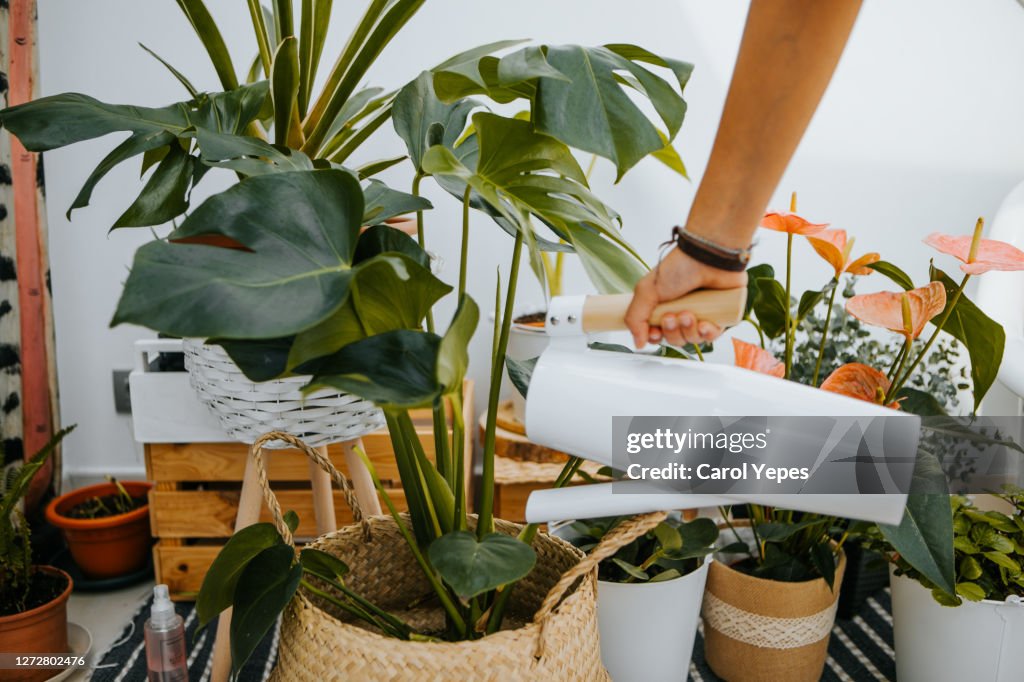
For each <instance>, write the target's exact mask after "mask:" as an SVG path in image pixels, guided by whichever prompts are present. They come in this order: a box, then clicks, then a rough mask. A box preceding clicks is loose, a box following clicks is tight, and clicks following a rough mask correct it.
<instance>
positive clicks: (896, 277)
mask: <svg viewBox="0 0 1024 682" xmlns="http://www.w3.org/2000/svg"><path fill="white" fill-rule="evenodd" d="M868 267H869V268H871V269H872V270H874V271H875V272H877V273H879V274H882V275H885V276H886V277H888V278H889V279H891V280H892V281H893V282H895V283H896V284H898V285H899V286H901V287H903V289H904V290H905V291H910V290H911V289H913V288H914V280H912V279H910V275H908V274H907V273H905V272H903V271H902V270H900V269H899V268H898V267H896V266H895V265H893V264H892V263H888V262H886V261H884V260H880V261H877V262H875V263H871V264H869V265H868Z"/></svg>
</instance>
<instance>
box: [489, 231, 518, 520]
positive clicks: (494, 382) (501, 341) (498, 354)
mask: <svg viewBox="0 0 1024 682" xmlns="http://www.w3.org/2000/svg"><path fill="white" fill-rule="evenodd" d="M524 229H527V228H525V227H522V226H520V228H519V229H518V230H517V231H516V241H515V245H514V246H513V247H512V266H511V271H510V272H509V275H508V291H506V293H505V308H504V310H503V311H502V316H501V334H500V336H499V337H498V343H497V345H496V346H495V349H494V362H492V363H491V385H490V387H489V389H490V391H489V395H488V399H487V425H486V426H485V427H484V458H483V459H484V461H483V477H482V478H483V480H482V483H481V485H480V519H479V521H478V522H477V526H476V534H477V537H479V538H481V539H482V538H483V537H484V536H485V535H486V534H487V533H490V532H493V530H494V434H495V430H496V428H497V426H498V397H499V394H500V393H501V376H502V372H503V370H504V367H505V351H506V349H507V348H508V335H509V330H510V329H511V327H512V315H513V312H512V308H513V306H514V305H515V301H516V281H517V280H518V279H519V260H520V256H521V255H522V251H523V249H522V246H523V230H524Z"/></svg>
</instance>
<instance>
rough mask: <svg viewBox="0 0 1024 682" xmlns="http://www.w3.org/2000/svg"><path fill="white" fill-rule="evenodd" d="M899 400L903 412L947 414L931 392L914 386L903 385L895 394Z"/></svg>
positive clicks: (927, 414) (942, 415) (934, 415)
mask: <svg viewBox="0 0 1024 682" xmlns="http://www.w3.org/2000/svg"><path fill="white" fill-rule="evenodd" d="M896 399H897V400H899V401H900V409H901V410H903V411H904V412H909V413H911V414H917V415H920V416H922V417H945V416H948V415H947V413H946V408H945V407H943V406H942V403H940V402H939V400H938V398H936V397H935V395H934V394H933V393H929V392H928V391H921V390H918V389H916V388H910V387H909V386H904V387H903V388H901V389H900V391H899V393H898V394H897V395H896Z"/></svg>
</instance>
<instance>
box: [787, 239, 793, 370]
mask: <svg viewBox="0 0 1024 682" xmlns="http://www.w3.org/2000/svg"><path fill="white" fill-rule="evenodd" d="M792 269H793V233H792V232H789V233H787V234H786V378H787V379H788V378H789V375H790V374H791V371H792V369H793V329H792V325H791V324H790V318H791V316H790V311H789V306H790V294H789V289H790V284H789V279H790V270H792Z"/></svg>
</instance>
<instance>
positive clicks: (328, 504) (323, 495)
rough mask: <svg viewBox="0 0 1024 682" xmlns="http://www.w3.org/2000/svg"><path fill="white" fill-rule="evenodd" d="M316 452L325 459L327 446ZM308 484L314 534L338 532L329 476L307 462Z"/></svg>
mask: <svg viewBox="0 0 1024 682" xmlns="http://www.w3.org/2000/svg"><path fill="white" fill-rule="evenodd" d="M317 451H318V452H319V453H320V454H321V455H322V456H323V457H325V458H327V459H330V457H329V455H328V454H327V446H326V445H321V446H320V447H318V448H317ZM309 482H310V484H311V485H312V487H313V513H314V514H315V515H316V534H317V535H324V534H325V533H333V532H334V531H336V530H338V518H337V517H336V516H335V515H334V493H333V492H332V490H331V475H330V474H329V473H327V472H326V471H324V470H323V469H321V468H320V467H319V466H317V464H316V462H314V461H313V460H309Z"/></svg>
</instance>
